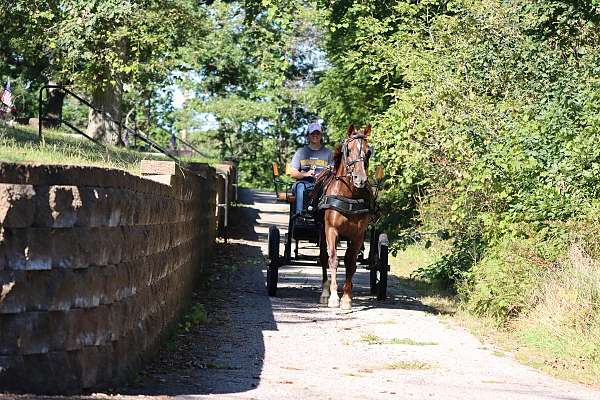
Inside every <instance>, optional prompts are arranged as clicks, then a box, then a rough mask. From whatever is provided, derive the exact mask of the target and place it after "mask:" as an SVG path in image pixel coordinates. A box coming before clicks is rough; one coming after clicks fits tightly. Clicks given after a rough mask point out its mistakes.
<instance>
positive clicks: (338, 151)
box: [333, 143, 342, 171]
mask: <svg viewBox="0 0 600 400" xmlns="http://www.w3.org/2000/svg"><path fill="white" fill-rule="evenodd" d="M341 162H342V145H341V143H339V144H338V145H337V146H335V150H334V151H333V170H334V171H337V170H338V168H339V166H340V163H341Z"/></svg>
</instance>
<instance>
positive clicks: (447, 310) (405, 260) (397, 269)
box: [390, 240, 458, 314]
mask: <svg viewBox="0 0 600 400" xmlns="http://www.w3.org/2000/svg"><path fill="white" fill-rule="evenodd" d="M447 251H448V243H447V242H443V241H439V240H434V241H433V245H432V246H430V247H426V246H425V245H424V244H422V243H417V244H414V245H412V246H409V247H407V248H406V250H404V251H401V252H398V254H397V255H396V256H395V257H390V266H391V273H392V274H393V275H394V276H396V277H397V278H398V280H399V281H400V282H401V285H402V286H403V287H408V288H410V289H412V290H414V291H415V293H416V295H417V297H418V300H419V301H420V302H421V303H423V304H425V305H427V306H429V307H431V308H433V309H435V310H436V311H437V312H439V313H441V314H453V313H454V312H456V310H457V309H458V301H457V298H456V296H455V295H454V294H453V293H450V292H449V291H447V290H446V289H444V288H441V287H438V286H436V285H435V284H432V283H431V282H428V281H426V280H423V279H420V278H416V277H414V275H413V273H414V271H416V270H417V269H419V268H422V267H426V266H428V265H431V264H433V263H434V262H435V261H437V260H438V259H439V258H440V257H441V256H442V255H444V254H445V253H446V252H447Z"/></svg>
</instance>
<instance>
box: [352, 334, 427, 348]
mask: <svg viewBox="0 0 600 400" xmlns="http://www.w3.org/2000/svg"><path fill="white" fill-rule="evenodd" d="M360 339H361V341H362V342H365V343H368V344H374V345H375V344H404V345H410V346H430V345H437V343H435V342H420V341H417V340H413V339H409V338H394V339H391V340H385V339H383V338H381V337H379V336H377V335H374V334H372V333H369V334H366V335H363V336H361V338H360Z"/></svg>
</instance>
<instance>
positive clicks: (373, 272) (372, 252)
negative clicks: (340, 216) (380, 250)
mask: <svg viewBox="0 0 600 400" xmlns="http://www.w3.org/2000/svg"><path fill="white" fill-rule="evenodd" d="M376 238H377V235H376V233H375V230H374V229H372V230H371V238H370V241H369V281H370V284H371V294H373V295H375V294H377V269H378V265H379V261H378V260H379V258H378V254H377V242H376Z"/></svg>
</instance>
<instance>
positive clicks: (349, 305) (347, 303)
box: [340, 299, 352, 310]
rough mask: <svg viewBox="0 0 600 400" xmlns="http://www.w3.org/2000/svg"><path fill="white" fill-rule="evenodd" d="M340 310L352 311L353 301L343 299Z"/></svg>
mask: <svg viewBox="0 0 600 400" xmlns="http://www.w3.org/2000/svg"><path fill="white" fill-rule="evenodd" d="M340 308H341V309H342V310H352V301H350V300H343V299H342V304H341V305H340Z"/></svg>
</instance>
